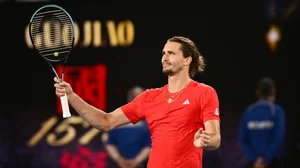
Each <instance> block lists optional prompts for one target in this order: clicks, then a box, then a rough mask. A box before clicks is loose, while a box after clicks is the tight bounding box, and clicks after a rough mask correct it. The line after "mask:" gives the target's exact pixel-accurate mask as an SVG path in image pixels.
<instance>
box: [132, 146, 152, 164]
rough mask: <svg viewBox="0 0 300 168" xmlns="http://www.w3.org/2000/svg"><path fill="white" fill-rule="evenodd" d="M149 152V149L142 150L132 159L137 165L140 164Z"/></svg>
mask: <svg viewBox="0 0 300 168" xmlns="http://www.w3.org/2000/svg"><path fill="white" fill-rule="evenodd" d="M150 151H151V147H145V148H143V149H142V150H141V151H140V153H139V154H138V155H137V156H136V157H135V158H134V160H135V161H136V162H137V163H142V162H143V161H145V160H146V159H147V158H148V157H149V153H150Z"/></svg>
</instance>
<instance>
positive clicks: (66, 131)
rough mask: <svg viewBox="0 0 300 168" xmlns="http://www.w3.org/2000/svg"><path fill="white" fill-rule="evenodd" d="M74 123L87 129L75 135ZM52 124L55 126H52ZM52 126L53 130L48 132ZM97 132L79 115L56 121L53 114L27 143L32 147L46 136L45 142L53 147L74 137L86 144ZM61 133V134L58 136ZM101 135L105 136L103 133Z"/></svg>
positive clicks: (64, 143)
mask: <svg viewBox="0 0 300 168" xmlns="http://www.w3.org/2000/svg"><path fill="white" fill-rule="evenodd" d="M75 125H79V126H82V127H83V128H86V129H87V131H86V132H85V133H84V134H80V135H77V131H76V127H75ZM54 126H56V127H55V128H54ZM53 128H54V130H53V131H52V132H50V130H52V129H53ZM99 133H100V131H99V130H97V129H95V128H92V127H90V126H89V124H88V123H87V122H85V121H84V120H83V119H82V117H80V116H71V117H69V118H67V119H64V120H63V121H62V122H58V118H57V117H55V116H53V117H50V118H49V119H47V120H46V121H45V122H43V123H42V125H41V128H40V129H39V130H38V131H37V132H35V133H34V135H33V136H32V137H31V138H30V139H29V141H28V142H27V145H28V146H30V147H33V146H35V145H37V143H38V142H40V141H41V140H42V138H44V137H46V142H47V143H48V144H49V145H51V146H54V147H57V146H63V145H66V144H68V143H70V142H71V141H73V140H74V139H78V143H79V144H80V145H86V144H88V143H89V142H90V141H91V140H92V139H93V138H95V137H96V136H97V135H99ZM61 134H63V136H59V135H61ZM102 135H103V136H105V134H102ZM99 140H100V139H99Z"/></svg>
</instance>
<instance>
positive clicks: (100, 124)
mask: <svg viewBox="0 0 300 168" xmlns="http://www.w3.org/2000/svg"><path fill="white" fill-rule="evenodd" d="M68 100H69V103H70V104H71V106H72V107H73V108H74V109H75V111H76V112H77V113H78V114H79V115H80V116H81V117H82V118H83V119H84V120H85V121H86V122H87V123H89V124H90V125H91V126H92V127H94V128H97V129H99V130H104V131H108V130H110V125H109V120H108V117H107V116H108V115H107V113H106V112H104V111H102V110H99V109H97V108H95V107H93V106H92V105H90V104H88V103H87V102H85V101H84V100H83V99H82V98H80V97H79V96H78V95H77V94H76V93H73V94H71V95H69V96H68Z"/></svg>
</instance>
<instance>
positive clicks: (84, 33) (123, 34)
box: [24, 20, 135, 48]
mask: <svg viewBox="0 0 300 168" xmlns="http://www.w3.org/2000/svg"><path fill="white" fill-rule="evenodd" d="M74 26H75V42H74V47H80V48H88V47H93V48H100V47H129V46H131V45H132V44H133V42H134V38H135V27H134V24H133V22H132V21H131V20H122V21H120V22H118V23H116V22H115V21H113V20H108V21H106V22H102V21H100V20H86V21H83V22H82V23H77V22H74ZM43 28H44V29H46V30H47V29H49V26H47V23H45V25H44V26H43ZM28 29H29V25H27V26H26V28H25V33H24V34H25V43H26V45H27V47H28V48H33V45H32V43H31V40H30V36H29V30H28ZM57 33H59V34H61V35H62V36H65V35H66V34H67V33H66V31H58V32H57ZM35 38H36V39H34V40H35V41H42V40H44V39H42V38H43V37H42V36H36V37H35ZM52 43H55V42H49V43H47V44H52Z"/></svg>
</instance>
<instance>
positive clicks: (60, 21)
mask: <svg viewBox="0 0 300 168" xmlns="http://www.w3.org/2000/svg"><path fill="white" fill-rule="evenodd" d="M29 34H30V38H31V41H32V44H33V46H34V48H35V49H36V50H37V51H38V53H39V54H40V55H41V56H43V57H44V58H45V59H46V60H48V61H51V62H59V61H62V60H64V61H66V60H67V58H68V56H69V53H70V51H71V49H72V48H73V45H74V37H75V29H74V23H73V20H72V18H71V16H70V15H69V14H68V12H67V11H65V10H64V9H63V8H61V7H60V6H57V5H45V6H43V7H41V8H39V9H38V10H37V11H36V12H35V13H34V14H33V15H32V17H31V19H30V23H29Z"/></svg>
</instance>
